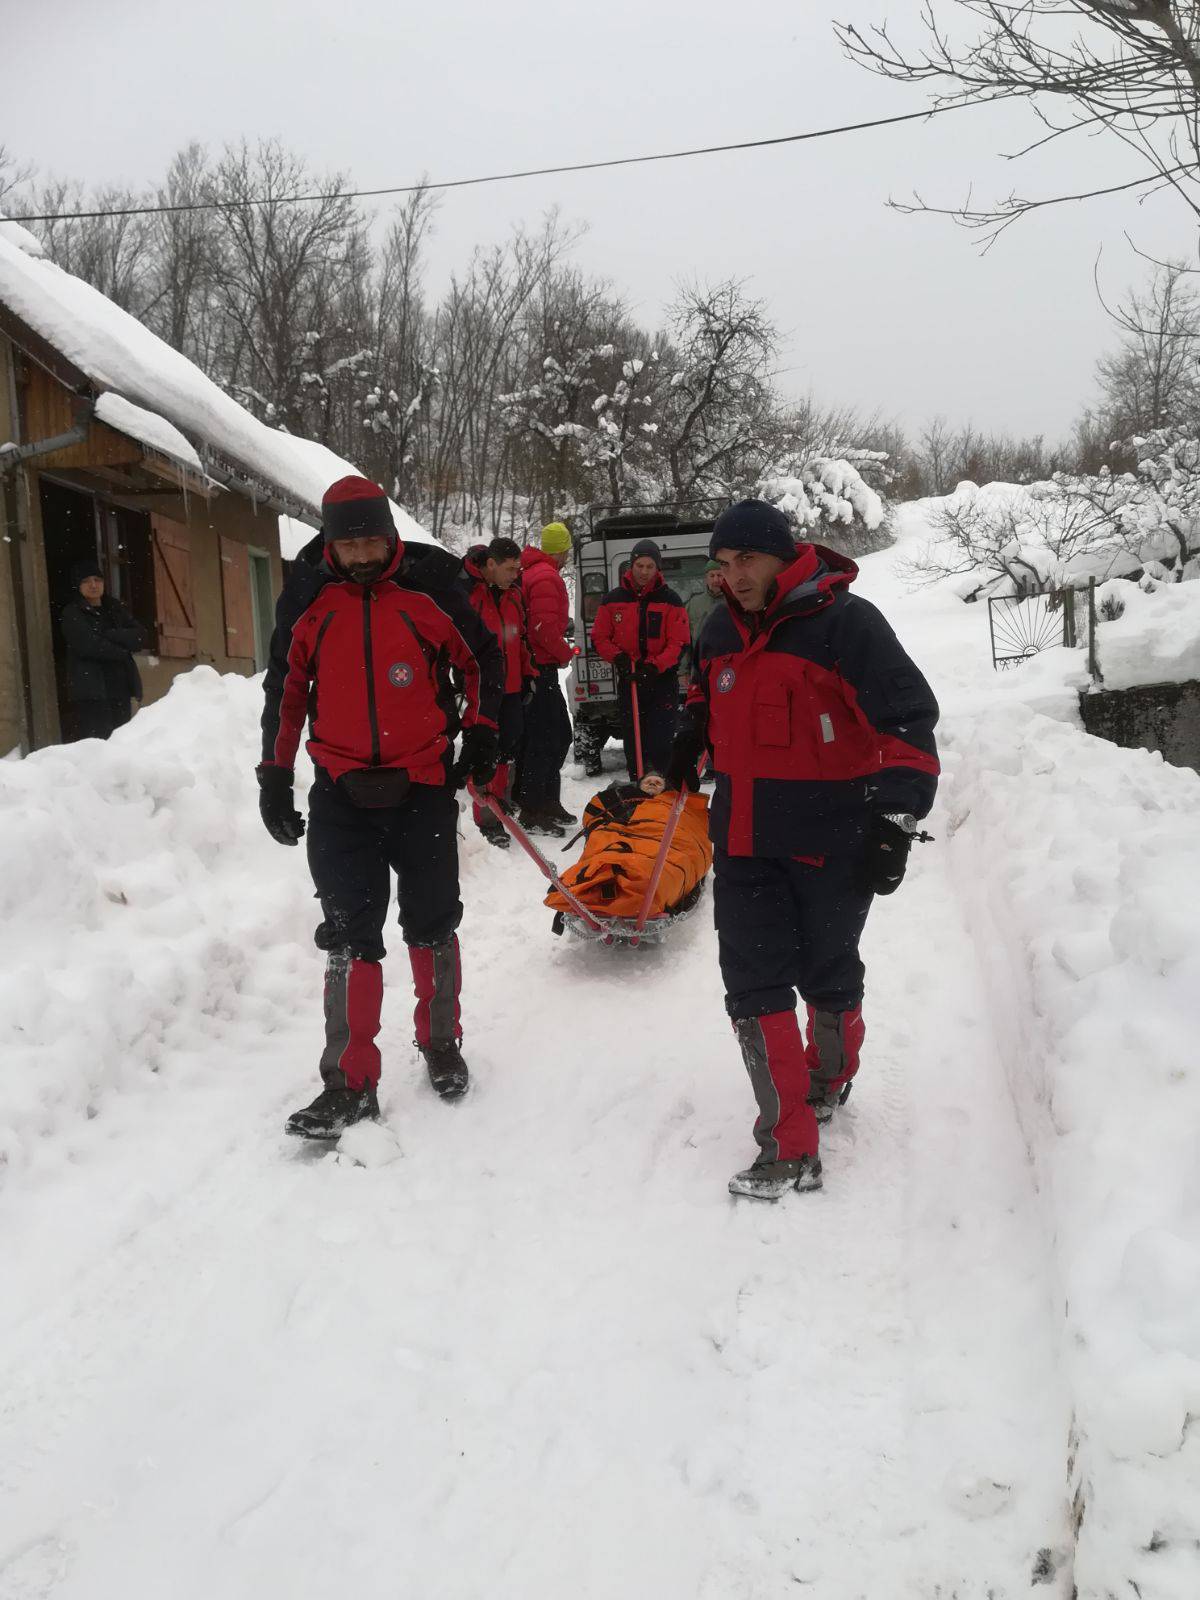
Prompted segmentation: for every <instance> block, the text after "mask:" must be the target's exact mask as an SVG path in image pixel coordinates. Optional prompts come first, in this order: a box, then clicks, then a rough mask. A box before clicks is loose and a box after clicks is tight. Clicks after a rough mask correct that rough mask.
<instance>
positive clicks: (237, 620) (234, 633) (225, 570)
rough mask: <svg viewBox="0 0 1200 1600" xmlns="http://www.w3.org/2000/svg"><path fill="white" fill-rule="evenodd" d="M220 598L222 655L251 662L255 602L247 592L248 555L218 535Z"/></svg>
mask: <svg viewBox="0 0 1200 1600" xmlns="http://www.w3.org/2000/svg"><path fill="white" fill-rule="evenodd" d="M221 597H222V599H223V601H224V603H225V654H226V655H227V656H232V657H233V658H234V659H235V660H243V661H253V660H254V603H253V598H252V596H251V593H250V552H249V551H248V550H247V548H246V546H245V545H244V544H239V543H238V541H237V540H236V539H227V538H226V537H225V535H224V534H222V535H221Z"/></svg>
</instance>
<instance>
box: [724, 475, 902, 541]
mask: <svg viewBox="0 0 1200 1600" xmlns="http://www.w3.org/2000/svg"><path fill="white" fill-rule="evenodd" d="M885 460H886V457H885V456H884V455H882V454H881V453H880V452H878V451H867V450H862V451H853V452H850V453H849V455H848V456H847V457H845V458H837V459H835V458H832V457H827V456H818V457H815V458H814V459H812V460H809V461H805V462H803V463H801V464H792V465H791V466H790V467H785V468H782V469H780V470H778V471H773V472H771V473H768V474H766V475H765V476H764V477H763V478H761V479H760V480H759V482H758V483H757V484H756V486H755V489H754V493H755V494H757V495H759V496H760V497H761V498H762V499H764V500H769V501H770V502H771V504H772V505H777V506H778V507H779V509H780V510H781V511H783V512H784V513H785V514H786V516H787V517H788V520H789V521H790V522H792V523H793V524H794V526H795V527H796V529H797V530H798V532H800V533H801V534H803V535H804V536H805V537H806V538H813V539H816V540H817V541H818V542H819V543H822V544H828V545H831V546H832V547H833V548H834V549H835V550H840V551H841V552H842V554H843V555H848V556H860V555H866V554H868V553H869V552H870V551H872V550H882V549H884V548H885V546H887V545H889V544H890V543H891V542H892V533H891V522H890V518H889V515H888V511H887V506H886V503H885V501H884V499H883V496H882V495H881V494H880V493H879V491H878V490H877V489H875V488H873V487H872V486H871V484H870V483H869V482H868V481H867V477H866V474H868V473H872V471H873V470H874V472H875V473H877V472H878V469H879V467H880V466H881V465H882V463H883V462H884V461H885Z"/></svg>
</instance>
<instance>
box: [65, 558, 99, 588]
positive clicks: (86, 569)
mask: <svg viewBox="0 0 1200 1600" xmlns="http://www.w3.org/2000/svg"><path fill="white" fill-rule="evenodd" d="M103 576H104V573H103V572H102V571H101V570H100V563H99V562H98V561H97V560H96V558H95V556H88V557H86V558H85V559H84V560H83V561H77V562H76V563H75V564H74V566H73V567H72V568H71V587H72V589H78V587H79V585H80V584H81V583H83V581H84V580H85V579H86V578H103Z"/></svg>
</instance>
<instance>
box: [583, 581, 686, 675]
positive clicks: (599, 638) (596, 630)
mask: <svg viewBox="0 0 1200 1600" xmlns="http://www.w3.org/2000/svg"><path fill="white" fill-rule="evenodd" d="M690 639H691V629H690V628H689V627H688V619H687V609H686V607H685V606H684V603H683V601H682V600H681V599H680V598H679V596H678V595H677V594H676V593H675V591H674V589H669V588H668V587H667V585H666V584H665V583H664V582H663V575H662V573H661V572H656V573H655V574H654V576H653V577H652V578H651V580H650V582H649V583H648V584H647V585H646V587H645V588H644V589H635V588H634V586H633V579H632V577H631V576H630V574H629V573H628V572H627V573H626V574H625V576H624V577H623V578H622V579H621V581H620V583H619V584H618V585H617V587H616V588H615V589H610V590H609V591H608V593H607V594H606V595H605V596H604V599H603V600H602V601H601V602H600V609H599V610H598V611H597V612H596V620H595V622H594V623H593V624H592V643H593V644H594V645H595V647H596V649H597V651H598V652H599V654H600V655H602V656H603V657H604V659H605V661H615V660H616V659H617V657H618V656H619V655H627V656H628V657H629V659H630V660H631V661H632V662H633V663H634V665H635V666H636V665H637V663H638V662H640V661H646V662H649V664H650V665H651V666H652V667H657V668H658V670H659V671H660V672H666V671H668V670H669V669H670V668H672V667H676V666H678V665H679V656H680V653H681V652H682V651H683V650H685V649H686V648H687V646H688V642H689V641H690Z"/></svg>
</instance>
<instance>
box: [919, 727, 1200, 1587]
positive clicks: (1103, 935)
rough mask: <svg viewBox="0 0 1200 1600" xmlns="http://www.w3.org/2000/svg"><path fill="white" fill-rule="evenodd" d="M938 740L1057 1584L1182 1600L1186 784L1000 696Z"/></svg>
mask: <svg viewBox="0 0 1200 1600" xmlns="http://www.w3.org/2000/svg"><path fill="white" fill-rule="evenodd" d="M946 744H947V768H948V782H947V791H948V796H949V811H950V819H951V820H950V828H951V831H952V833H953V844H952V851H953V860H954V865H955V868H956V872H957V878H958V882H959V886H960V889H961V892H962V897H963V901H964V903H965V905H966V906H967V907H968V908H969V917H968V923H969V926H971V927H972V929H973V931H974V934H975V943H976V949H977V953H978V956H979V959H980V961H981V963H982V964H983V966H984V968H985V973H986V977H987V981H988V987H989V993H990V998H991V1002H992V1008H993V1013H994V1021H995V1025H996V1027H997V1029H998V1030H999V1033H1000V1043H1001V1053H1002V1055H1003V1057H1004V1059H1005V1061H1006V1064H1007V1069H1008V1074H1009V1079H1010V1083H1011V1087H1012V1092H1013V1096H1014V1099H1015V1101H1016V1104H1017V1110H1018V1114H1019V1116H1020V1119H1021V1123H1022V1126H1023V1129H1024V1132H1025V1136H1026V1139H1027V1140H1028V1143H1029V1147H1030V1151H1031V1153H1032V1156H1033V1159H1034V1161H1035V1164H1036V1167H1037V1170H1038V1177H1039V1187H1040V1189H1041V1191H1042V1194H1043V1196H1044V1200H1045V1215H1046V1221H1047V1225H1048V1226H1049V1228H1050V1230H1051V1232H1052V1236H1053V1246H1054V1255H1055V1258H1056V1260H1057V1262H1058V1267H1059V1271H1060V1274H1061V1279H1062V1297H1063V1306H1062V1309H1063V1317H1064V1320H1065V1326H1066V1335H1067V1337H1066V1339H1065V1341H1064V1360H1065V1363H1066V1367H1067V1373H1068V1378H1069V1385H1070V1389H1071V1392H1072V1394H1073V1397H1074V1402H1075V1411H1076V1430H1077V1435H1078V1455H1077V1458H1076V1460H1075V1463H1074V1482H1073V1485H1072V1487H1073V1490H1074V1491H1076V1493H1077V1497H1078V1498H1077V1508H1078V1514H1079V1515H1080V1516H1081V1517H1082V1523H1081V1526H1080V1531H1079V1538H1078V1550H1077V1560H1076V1570H1075V1580H1076V1583H1077V1584H1078V1589H1079V1594H1080V1595H1081V1596H1103V1595H1108V1594H1110V1593H1117V1594H1123V1593H1138V1594H1140V1595H1141V1596H1142V1597H1143V1600H1152V1597H1153V1600H1168V1597H1169V1600H1194V1597H1195V1595H1196V1594H1197V1592H1198V1589H1197V1583H1198V1580H1200V1560H1198V1554H1197V1552H1198V1550H1200V1543H1198V1541H1200V1438H1198V1437H1197V1434H1196V1428H1195V1419H1196V1417H1197V1416H1200V1169H1198V1166H1197V1140H1198V1130H1200V1064H1198V1060H1197V1049H1196V1037H1197V1022H1198V1021H1200V1015H1198V1012H1200V1007H1198V1004H1197V996H1198V995H1200V939H1198V938H1197V928H1196V902H1195V897H1194V895H1195V885H1196V884H1197V883H1200V829H1198V827H1197V820H1196V819H1197V816H1198V815H1200V778H1198V777H1197V776H1196V774H1194V773H1192V772H1188V771H1184V770H1180V769H1178V768H1175V767H1170V766H1167V765H1166V764H1165V763H1164V762H1163V760H1162V758H1161V757H1160V756H1158V755H1151V754H1149V753H1148V752H1145V751H1136V750H1123V749H1119V748H1117V747H1116V746H1114V745H1109V744H1106V743H1104V742H1103V741H1101V740H1098V739H1092V738H1090V737H1089V736H1088V735H1087V734H1084V733H1081V732H1079V731H1077V730H1076V729H1074V728H1072V727H1070V726H1068V725H1066V724H1065V723H1061V722H1056V721H1053V720H1052V719H1050V718H1049V717H1045V716H1042V715H1039V714H1037V713H1032V714H1031V713H1030V712H1029V711H1028V709H1027V708H1025V707H1023V706H1019V705H1016V706H1013V707H1012V708H1011V709H1008V710H1006V711H1003V712H1001V711H999V710H996V709H994V710H993V712H992V713H991V714H990V715H989V716H987V717H981V718H977V719H974V720H972V721H970V722H968V723H966V724H964V725H961V726H957V727H954V726H952V727H951V729H949V730H948V739H947V741H946ZM1134 1582H1136V1583H1137V1585H1138V1586H1139V1587H1138V1588H1137V1589H1136V1590H1134V1589H1133V1588H1132V1587H1127V1585H1131V1584H1132V1583H1134Z"/></svg>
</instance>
